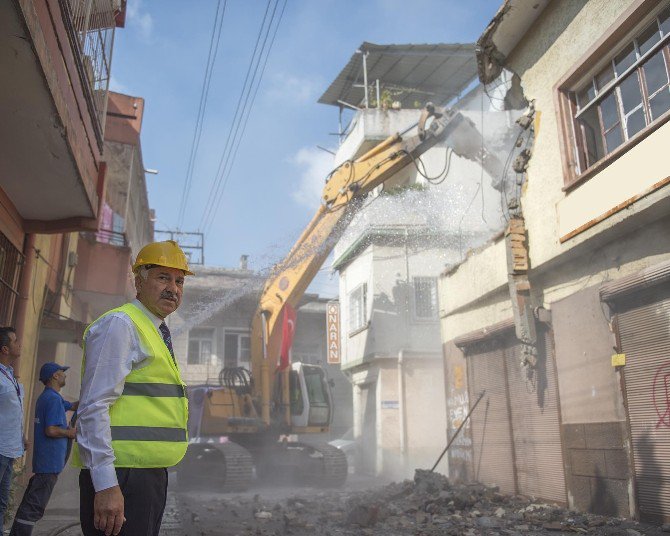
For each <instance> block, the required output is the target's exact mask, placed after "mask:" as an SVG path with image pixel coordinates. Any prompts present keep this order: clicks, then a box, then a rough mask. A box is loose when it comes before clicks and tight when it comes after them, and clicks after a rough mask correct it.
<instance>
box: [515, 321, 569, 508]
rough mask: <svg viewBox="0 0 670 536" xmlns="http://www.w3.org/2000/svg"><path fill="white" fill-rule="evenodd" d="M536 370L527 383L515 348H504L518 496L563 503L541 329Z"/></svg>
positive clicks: (552, 369) (554, 404) (555, 416)
mask: <svg viewBox="0 0 670 536" xmlns="http://www.w3.org/2000/svg"><path fill="white" fill-rule="evenodd" d="M539 335H540V337H539V341H538V366H537V371H536V372H535V373H534V374H533V376H532V377H531V378H530V379H529V377H528V375H527V373H526V369H525V368H522V367H521V365H520V363H521V359H522V354H521V344H520V343H519V342H518V340H517V339H516V338H515V337H509V338H508V340H507V341H506V344H505V350H504V351H505V359H506V362H507V371H508V374H507V377H508V381H509V392H510V405H511V415H512V429H513V431H514V450H515V452H516V456H517V460H516V468H517V481H518V484H519V493H521V494H523V495H530V496H532V497H539V498H542V499H544V500H552V501H556V502H559V503H565V502H566V491H565V474H564V470H563V453H562V452H563V451H562V446H561V435H560V425H559V422H560V419H559V408H558V385H557V380H556V366H555V363H554V352H553V345H552V339H551V333H550V332H548V331H546V330H542V331H541V332H540V334H539Z"/></svg>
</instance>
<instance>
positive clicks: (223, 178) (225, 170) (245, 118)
mask: <svg viewBox="0 0 670 536" xmlns="http://www.w3.org/2000/svg"><path fill="white" fill-rule="evenodd" d="M287 3H288V0H284V3H283V5H282V9H281V12H280V13H279V17H278V19H277V23H276V24H275V27H274V31H273V33H272V38H271V39H270V43H269V46H268V47H267V51H266V52H265V59H264V60H263V66H262V68H261V70H260V75H259V76H258V80H257V82H256V87H255V89H254V91H253V95H252V97H251V101H250V103H249V107H248V109H247V103H248V99H249V95H250V93H251V89H252V88H253V85H254V81H255V79H256V75H257V74H258V68H259V65H260V62H261V58H262V57H263V53H264V51H265V48H266V44H267V39H268V36H269V34H270V30H271V28H272V24H273V20H274V18H275V13H276V11H277V7H278V5H279V0H277V2H276V3H275V6H274V9H273V11H272V16H271V18H270V22H269V24H268V27H267V30H266V32H265V37H264V39H263V44H262V46H261V52H260V53H259V55H258V61H257V63H256V66H255V68H254V74H253V76H252V79H251V84H250V85H249V90H248V92H247V95H246V97H245V102H244V105H243V107H242V113H241V114H240V118H239V121H238V124H237V128H236V131H235V136H234V138H233V144H232V145H231V149H232V148H233V146H234V149H232V155H231V153H230V152H229V155H228V159H227V161H226V162H225V165H223V167H220V175H219V182H218V188H217V191H216V193H215V196H214V199H213V203H212V205H211V209H210V214H209V220H208V221H207V225H206V232H207V231H208V230H209V229H210V228H211V226H212V224H213V223H214V220H215V219H216V215H217V213H218V209H219V206H220V202H221V198H222V196H223V192H224V191H225V187H226V185H227V183H228V180H229V178H230V173H231V171H232V169H233V166H234V164H235V159H236V157H237V152H238V150H239V147H240V145H241V143H242V139H243V138H244V134H245V132H246V128H247V124H248V122H249V117H250V115H251V111H252V110H253V106H254V103H255V101H256V96H257V95H258V90H259V89H260V85H261V82H262V80H263V75H264V74H265V69H266V67H267V64H268V59H269V57H270V52H271V51H272V48H273V46H274V42H275V39H276V37H277V32H278V30H279V26H280V25H281V22H282V19H283V17H284V12H285V10H286V4H287ZM268 7H269V4H268ZM266 14H267V10H266ZM261 29H262V26H261ZM259 35H260V34H259ZM245 112H246V115H245ZM240 124H242V130H241V132H240V134H239V136H237V132H238V130H239V127H240ZM222 158H223V156H222ZM222 162H223V160H222Z"/></svg>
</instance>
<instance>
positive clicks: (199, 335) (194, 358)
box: [187, 328, 214, 365]
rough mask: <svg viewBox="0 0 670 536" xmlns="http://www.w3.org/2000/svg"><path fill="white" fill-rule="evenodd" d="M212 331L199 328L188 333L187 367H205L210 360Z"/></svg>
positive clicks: (212, 341)
mask: <svg viewBox="0 0 670 536" xmlns="http://www.w3.org/2000/svg"><path fill="white" fill-rule="evenodd" d="M213 343H214V329H209V328H200V329H192V330H190V331H189V332H188V357H187V363H188V364H189V365H206V364H207V363H209V362H210V361H211V359H212V349H213V346H214V344H213Z"/></svg>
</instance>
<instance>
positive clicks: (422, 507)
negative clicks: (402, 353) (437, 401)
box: [180, 470, 670, 536]
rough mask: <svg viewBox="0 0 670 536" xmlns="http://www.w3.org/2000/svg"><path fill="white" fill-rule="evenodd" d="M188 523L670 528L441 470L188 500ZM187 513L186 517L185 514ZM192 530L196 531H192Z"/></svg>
mask: <svg viewBox="0 0 670 536" xmlns="http://www.w3.org/2000/svg"><path fill="white" fill-rule="evenodd" d="M182 499H183V500H182V501H180V502H181V509H182V521H184V520H188V519H189V518H191V519H193V520H195V517H197V514H196V513H195V512H200V514H201V516H200V520H201V521H204V518H205V516H206V517H207V518H209V519H211V520H212V521H214V520H215V519H216V525H210V524H209V523H204V522H203V523H197V524H195V523H194V524H193V525H191V526H190V527H187V526H184V527H183V528H184V529H186V530H185V532H187V533H188V534H193V535H198V536H205V535H217V534H218V535H231V536H232V535H240V536H243V535H268V536H270V535H277V536H278V535H296V536H300V535H308V534H309V535H313V534H319V535H320V536H336V535H338V536H339V535H369V536H376V535H380V536H381V535H425V536H431V535H454V536H474V535H505V536H531V535H532V536H536V535H561V534H565V535H568V534H589V535H597V536H638V535H655V534H658V535H661V534H668V533H670V525H664V526H652V525H646V524H643V523H638V522H636V521H633V520H626V519H619V518H611V517H606V516H599V515H593V514H583V513H577V512H571V511H569V510H567V509H565V508H562V507H559V506H558V505H555V504H546V503H544V502H541V501H534V500H532V499H530V498H526V497H521V496H509V495H504V494H502V493H500V492H499V491H498V489H497V488H493V487H487V486H484V485H480V484H471V485H463V484H459V485H453V484H451V483H450V482H449V481H448V480H447V478H446V477H444V476H443V475H441V474H438V473H430V472H429V471H423V470H417V471H416V474H415V477H414V480H406V481H404V482H398V483H392V484H389V485H386V486H383V487H378V488H375V489H370V490H366V491H354V492H352V491H344V490H337V491H318V490H310V492H303V493H301V494H299V495H295V496H290V497H288V498H285V499H282V500H279V501H274V500H268V501H266V500H264V499H263V498H262V497H261V496H260V495H255V496H253V497H240V496H230V495H226V496H220V497H219V498H218V499H216V501H215V502H208V503H206V504H203V502H202V501H191V500H189V499H188V497H182ZM184 514H186V515H184ZM185 525H188V523H185ZM188 529H191V530H188Z"/></svg>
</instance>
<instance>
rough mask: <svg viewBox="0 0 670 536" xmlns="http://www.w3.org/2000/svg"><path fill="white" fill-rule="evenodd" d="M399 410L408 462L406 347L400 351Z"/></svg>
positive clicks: (402, 444) (404, 455) (403, 450)
mask: <svg viewBox="0 0 670 536" xmlns="http://www.w3.org/2000/svg"><path fill="white" fill-rule="evenodd" d="M398 411H399V412H400V455H401V456H402V460H403V466H405V465H406V464H407V412H406V407H405V348H401V349H400V350H399V351H398Z"/></svg>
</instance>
